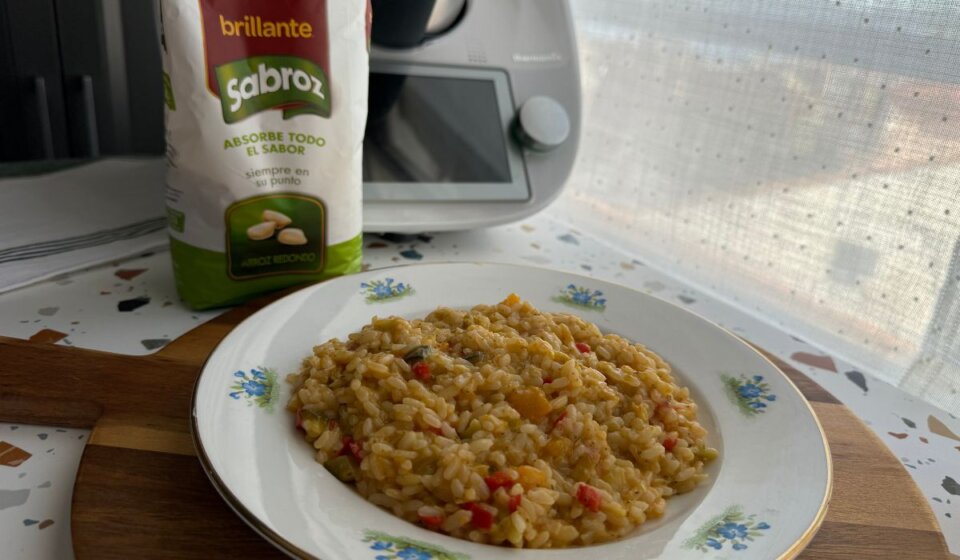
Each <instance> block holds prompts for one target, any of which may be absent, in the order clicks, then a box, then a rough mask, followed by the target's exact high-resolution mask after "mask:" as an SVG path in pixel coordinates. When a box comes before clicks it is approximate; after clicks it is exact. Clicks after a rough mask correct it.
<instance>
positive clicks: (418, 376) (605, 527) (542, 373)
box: [193, 263, 832, 560]
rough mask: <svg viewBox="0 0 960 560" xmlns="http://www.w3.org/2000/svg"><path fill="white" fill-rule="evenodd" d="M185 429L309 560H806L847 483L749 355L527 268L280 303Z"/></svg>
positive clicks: (364, 277) (624, 295)
mask: <svg viewBox="0 0 960 560" xmlns="http://www.w3.org/2000/svg"><path fill="white" fill-rule="evenodd" d="M193 422H194V439H195V443H196V445H197V449H198V452H199V453H198V454H199V456H200V459H201V462H202V464H203V466H204V468H205V470H206V472H207V473H208V475H209V476H210V478H211V481H212V482H213V484H214V486H215V487H216V488H217V490H218V491H219V492H220V494H221V495H222V496H223V497H224V499H225V500H226V501H227V502H228V504H229V505H230V506H231V507H232V508H233V509H234V510H235V511H236V512H237V513H238V514H239V515H240V516H241V517H242V518H243V519H244V520H245V521H246V522H247V523H248V524H249V525H250V526H251V527H253V528H254V529H255V530H256V531H258V532H259V533H260V534H261V535H262V536H263V537H265V538H266V539H268V540H269V541H270V542H272V543H273V544H274V545H276V546H277V547H278V548H280V549H281V550H283V551H284V552H286V553H287V554H288V555H290V556H293V557H299V558H324V559H333V558H350V559H352V558H370V559H376V560H388V559H394V558H398V559H403V560H407V559H409V558H415V559H418V560H419V559H427V558H447V559H467V558H477V559H481V558H502V557H516V558H528V557H529V558H531V559H532V558H543V557H549V558H571V559H572V558H582V555H583V554H584V553H585V552H586V553H589V554H596V555H599V556H598V557H602V558H624V559H626V558H630V559H636V558H671V559H672V558H705V557H713V556H723V557H727V556H728V555H732V554H736V557H737V558H764V559H766V558H781V557H792V556H795V555H796V554H798V553H799V552H800V551H801V550H802V549H803V547H804V546H805V544H806V543H807V542H809V541H810V540H811V539H812V537H813V535H814V533H815V531H816V529H817V528H818V527H819V524H820V523H821V522H822V520H823V517H824V515H825V513H826V506H827V503H828V501H829V497H830V490H831V485H832V484H831V483H832V470H831V464H830V455H829V449H828V447H827V443H826V440H825V438H824V436H823V433H822V430H821V428H820V425H819V423H818V421H817V419H816V417H815V416H814V415H813V412H812V410H811V408H810V406H809V404H808V403H807V402H806V400H805V399H804V398H803V396H802V395H801V394H800V393H799V391H798V390H797V389H796V387H795V386H794V385H793V384H792V383H791V382H790V380H789V379H787V377H786V376H785V375H783V373H782V372H780V371H779V370H778V369H777V368H776V367H775V366H774V365H773V364H771V363H770V362H769V361H768V360H766V359H765V358H764V357H763V356H761V355H760V354H759V353H757V352H756V351H755V350H753V349H752V348H751V347H749V346H748V345H746V344H745V343H744V342H742V341H741V340H739V339H738V338H736V337H735V336H733V335H731V334H730V333H728V332H726V331H724V330H723V329H721V328H719V327H717V326H715V325H713V324H712V323H710V322H708V321H706V320H704V319H702V318H700V317H698V316H696V315H695V314H693V313H690V312H689V311H686V310H684V309H682V308H679V307H677V306H674V305H672V304H670V303H667V302H664V301H662V300H660V299H657V298H655V297H652V296H649V295H646V294H643V293H640V292H637V291H634V290H631V289H629V288H627V287H624V286H619V285H616V284H610V283H606V282H602V281H598V280H595V279H592V278H586V277H581V276H577V275H572V274H566V273H562V272H557V271H551V270H545V269H539V268H533V267H524V266H513V265H494V264H481V263H451V264H428V265H415V266H407V267H397V268H392V269H384V270H376V271H368V272H365V273H362V274H359V275H354V276H349V277H342V278H338V279H335V280H331V281H328V282H325V283H323V284H319V285H315V286H311V287H308V288H304V289H302V290H300V291H298V292H296V293H294V294H291V295H289V296H287V297H285V298H283V299H280V300H278V301H277V302H275V303H273V304H271V305H269V306H267V307H265V308H264V309H262V310H261V311H259V312H258V313H256V314H254V315H253V316H251V317H250V318H248V319H247V320H246V321H244V322H243V323H242V324H240V325H239V326H238V327H237V328H236V329H235V330H234V331H233V332H231V333H230V335H228V336H227V337H226V338H225V339H224V341H223V342H222V343H221V344H220V346H218V348H217V349H216V350H215V351H214V353H213V354H212V355H211V357H210V359H209V360H208V362H207V364H206V365H205V367H204V370H203V372H202V374H201V376H200V378H199V379H198V382H197V386H196V389H195V395H194V411H193ZM731 557H732V556H731Z"/></svg>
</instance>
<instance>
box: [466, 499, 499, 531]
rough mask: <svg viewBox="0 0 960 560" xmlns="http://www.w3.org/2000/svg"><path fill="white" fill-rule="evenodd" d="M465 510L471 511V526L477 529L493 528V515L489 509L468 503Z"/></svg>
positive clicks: (474, 503)
mask: <svg viewBox="0 0 960 560" xmlns="http://www.w3.org/2000/svg"><path fill="white" fill-rule="evenodd" d="M463 509H465V510H467V511H469V512H470V513H471V514H473V515H471V516H470V524H471V525H473V526H474V527H476V528H477V529H485V530H486V529H490V527H493V514H492V513H490V511H489V510H488V509H486V508H485V507H483V506H481V505H480V504H478V503H476V502H467V503H465V504H463Z"/></svg>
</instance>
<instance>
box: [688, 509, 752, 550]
mask: <svg viewBox="0 0 960 560" xmlns="http://www.w3.org/2000/svg"><path fill="white" fill-rule="evenodd" d="M768 529H770V524H769V523H767V522H766V521H759V522H758V521H757V516H756V515H755V514H751V515H744V513H743V509H742V508H741V507H740V506H730V507H729V508H727V509H726V511H724V512H723V513H722V514H720V515H718V516H716V517H714V518H713V519H711V520H709V521H707V522H706V523H704V524H703V525H702V526H701V527H700V530H699V531H697V534H696V535H694V536H693V537H690V538H689V539H687V540H686V541H685V542H684V543H683V546H684V548H693V549H696V550H699V551H701V552H707V551H709V550H710V549H713V550H723V548H724V546H725V545H728V544H729V545H730V548H731V549H733V550H735V551H740V550H745V549H746V548H748V546H747V543H748V542H753V541H754V539H756V538H758V537H762V536H763V535H764V534H765V533H764V531H766V530H768Z"/></svg>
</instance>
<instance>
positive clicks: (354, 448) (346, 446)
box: [337, 436, 363, 461]
mask: <svg viewBox="0 0 960 560" xmlns="http://www.w3.org/2000/svg"><path fill="white" fill-rule="evenodd" d="M340 455H349V456H351V457H353V458H354V459H356V460H357V461H359V460H360V459H363V448H362V447H360V444H359V443H357V442H355V441H353V438H352V437H350V436H343V446H342V447H341V448H340V452H339V453H337V456H340Z"/></svg>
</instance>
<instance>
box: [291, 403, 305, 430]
mask: <svg viewBox="0 0 960 560" xmlns="http://www.w3.org/2000/svg"><path fill="white" fill-rule="evenodd" d="M301 410H303V409H302V408H298V409H297V420H296V422H294V424H293V425H294V426H296V428H297V429H298V430H302V429H303V414H302V413H301V412H300V411H301Z"/></svg>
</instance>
